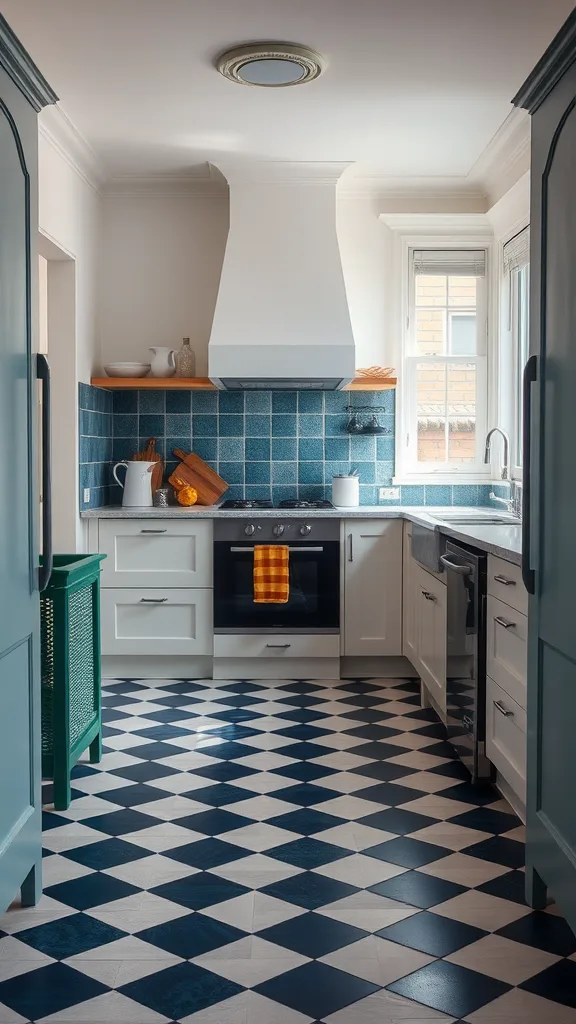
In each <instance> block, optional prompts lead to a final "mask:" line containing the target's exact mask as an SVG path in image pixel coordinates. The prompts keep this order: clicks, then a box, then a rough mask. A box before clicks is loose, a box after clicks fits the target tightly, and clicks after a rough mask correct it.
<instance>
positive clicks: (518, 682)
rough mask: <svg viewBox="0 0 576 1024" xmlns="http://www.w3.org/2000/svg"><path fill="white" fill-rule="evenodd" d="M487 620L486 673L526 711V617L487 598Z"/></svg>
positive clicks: (495, 599) (497, 601)
mask: <svg viewBox="0 0 576 1024" xmlns="http://www.w3.org/2000/svg"><path fill="white" fill-rule="evenodd" d="M486 617H487V637H486V644H487V650H486V671H487V673H488V675H489V676H491V678H492V679H494V680H495V681H496V682H497V683H498V684H499V685H500V686H501V687H502V688H503V689H504V690H505V691H506V693H508V694H509V695H510V697H512V698H513V699H514V700H515V701H516V703H517V704H519V705H520V707H522V708H525V707H526V678H527V672H528V617H527V616H526V615H523V614H522V612H519V611H517V610H516V609H515V608H512V607H511V606H510V605H507V604H504V602H503V601H499V600H498V599H497V598H496V597H491V596H490V595H488V602H487V616H486Z"/></svg>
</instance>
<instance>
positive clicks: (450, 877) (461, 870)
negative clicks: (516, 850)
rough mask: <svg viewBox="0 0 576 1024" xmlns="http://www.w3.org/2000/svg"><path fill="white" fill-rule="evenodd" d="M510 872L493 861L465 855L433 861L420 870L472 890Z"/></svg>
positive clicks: (450, 856)
mask: <svg viewBox="0 0 576 1024" xmlns="http://www.w3.org/2000/svg"><path fill="white" fill-rule="evenodd" d="M508 870H509V869H508V868H506V867H503V865H502V864H493V863H492V862H491V861H488V860H480V859H479V858H478V857H469V856H467V855H466V854H465V853H453V854H451V855H449V856H448V857H442V858H441V859H440V860H436V861H433V862H432V864H424V865H423V866H422V867H421V868H418V871H422V872H423V873H424V874H425V875H433V876H434V878H444V879H445V880H446V881H447V882H457V883H458V884H459V885H466V886H469V887H471V888H474V887H475V886H478V885H484V884H485V883H486V882H489V881H491V880H492V879H493V878H499V877H500V875H505V874H506V873H507V871H508Z"/></svg>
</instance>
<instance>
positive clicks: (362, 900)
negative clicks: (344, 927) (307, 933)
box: [317, 891, 418, 932]
mask: <svg viewBox="0 0 576 1024" xmlns="http://www.w3.org/2000/svg"><path fill="white" fill-rule="evenodd" d="M317 912H318V913H319V914H322V915H323V916H324V917H330V918H332V919H333V920H335V921H343V922H344V924H351V925H354V926H355V927H356V928H363V929H364V930H365V931H367V932H377V931H379V930H380V929H381V928H387V927H388V926H389V925H391V924H396V922H397V921H403V920H404V919H405V918H406V917H412V915H413V914H417V913H418V909H417V908H416V907H410V906H408V904H407V903H399V902H398V901H397V900H390V899H388V898H387V897H385V896H378V895H377V894H376V893H371V892H366V891H363V892H358V893H353V894H352V895H351V896H345V897H344V899H342V900H337V901H336V902H334V903H330V904H329V905H328V906H326V907H320V909H319V910H318V911H317Z"/></svg>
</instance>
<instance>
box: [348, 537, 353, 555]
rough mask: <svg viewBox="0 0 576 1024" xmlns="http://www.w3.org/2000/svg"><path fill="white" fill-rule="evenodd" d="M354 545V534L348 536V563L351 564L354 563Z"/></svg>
mask: <svg viewBox="0 0 576 1024" xmlns="http://www.w3.org/2000/svg"><path fill="white" fill-rule="evenodd" d="M353 544H354V541H353V539H352V534H351V533H349V534H348V561H349V562H353V561H354V547H353Z"/></svg>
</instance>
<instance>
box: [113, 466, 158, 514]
mask: <svg viewBox="0 0 576 1024" xmlns="http://www.w3.org/2000/svg"><path fill="white" fill-rule="evenodd" d="M155 465H156V463H155V462H128V461H127V460H126V459H124V460H123V461H122V462H117V463H116V465H115V466H114V469H113V470H112V472H113V474H114V479H115V481H116V483H117V484H120V487H122V488H123V494H122V506H123V507H124V508H150V506H151V505H152V471H153V469H154V466H155ZM120 466H124V467H125V469H126V476H125V477H124V483H122V481H121V480H120V479H119V477H118V474H117V472H116V470H117V469H119V467H120Z"/></svg>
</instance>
